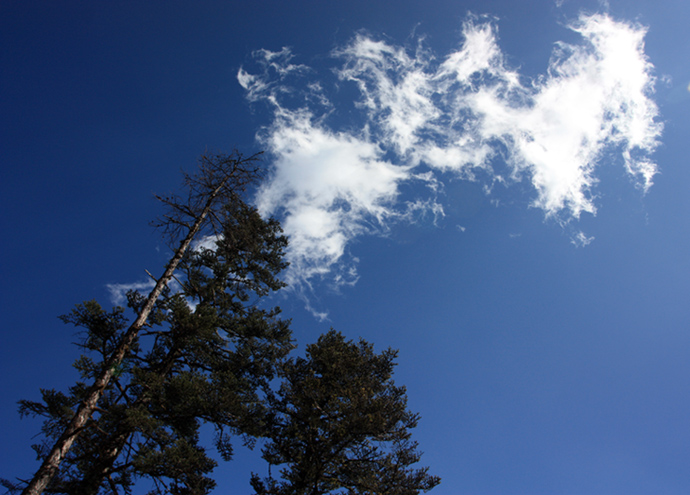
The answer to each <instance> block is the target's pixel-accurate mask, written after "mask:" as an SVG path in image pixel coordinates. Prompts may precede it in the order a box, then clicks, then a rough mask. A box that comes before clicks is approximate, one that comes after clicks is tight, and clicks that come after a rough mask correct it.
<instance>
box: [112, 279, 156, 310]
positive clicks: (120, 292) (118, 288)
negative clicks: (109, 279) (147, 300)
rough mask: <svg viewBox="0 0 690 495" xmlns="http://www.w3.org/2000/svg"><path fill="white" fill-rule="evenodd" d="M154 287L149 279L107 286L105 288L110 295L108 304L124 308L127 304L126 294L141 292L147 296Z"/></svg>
mask: <svg viewBox="0 0 690 495" xmlns="http://www.w3.org/2000/svg"><path fill="white" fill-rule="evenodd" d="M155 285H156V282H155V281H153V280H151V279H149V280H145V281H143V282H134V283H131V284H107V285H106V288H107V289H108V292H109V293H110V302H111V303H113V304H114V305H117V306H124V305H125V304H126V302H127V293H128V292H129V291H141V292H143V293H144V294H147V293H148V292H150V291H151V289H153V287H154V286H155Z"/></svg>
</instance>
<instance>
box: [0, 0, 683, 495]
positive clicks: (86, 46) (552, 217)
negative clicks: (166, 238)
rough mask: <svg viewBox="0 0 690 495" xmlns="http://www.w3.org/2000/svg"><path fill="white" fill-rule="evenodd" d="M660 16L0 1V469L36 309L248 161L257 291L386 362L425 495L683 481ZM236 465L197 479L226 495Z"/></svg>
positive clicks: (670, 68) (627, 6) (59, 369)
mask: <svg viewBox="0 0 690 495" xmlns="http://www.w3.org/2000/svg"><path fill="white" fill-rule="evenodd" d="M689 20H690V6H689V5H688V4H687V2H683V1H680V0H678V1H674V0H668V1H664V2H651V1H622V0H621V1H609V2H605V3H604V2H594V1H568V0H562V1H547V0H543V1H541V0H539V1H538V0H534V1H529V2H508V1H483V2H478V1H456V2H449V1H427V2H412V1H403V2H395V3H393V2H377V1H366V2H364V1H362V2H359V1H350V2H347V3H345V2H342V3H337V4H336V3H335V2H316V1H314V2H278V1H257V2H251V3H250V2H212V1H201V2H121V1H118V2H78V1H74V2H69V3H67V4H62V5H56V4H52V3H48V2H17V1H6V2H2V4H1V5H0V71H1V73H0V74H1V75H0V126H1V131H0V165H1V167H2V169H1V170H2V172H1V176H0V179H1V180H0V198H1V201H2V207H3V211H5V214H4V215H3V218H2V220H1V222H2V232H3V236H2V241H1V243H2V244H1V246H2V247H1V250H2V260H3V261H2V263H1V264H0V270H1V271H0V277H1V278H2V281H3V284H2V288H1V289H0V290H1V291H2V294H1V297H0V304H1V305H2V313H3V316H4V318H3V334H2V335H3V344H2V346H0V372H1V373H2V377H3V378H2V380H1V381H0V383H1V386H2V388H1V389H0V391H1V392H2V393H1V394H0V396H1V397H2V401H1V403H0V418H1V419H2V421H1V424H2V425H3V426H2V428H0V444H1V445H2V446H3V447H2V448H1V449H0V465H2V466H3V469H2V472H1V473H0V476H3V477H11V476H14V475H16V476H26V475H28V474H29V473H30V472H32V471H33V470H34V469H35V467H36V464H35V462H34V460H33V453H32V451H31V450H30V448H29V444H30V443H31V438H32V436H33V435H34V434H35V433H37V431H38V429H39V422H37V421H32V420H28V419H25V420H21V421H20V420H19V417H18V415H17V414H16V401H17V400H19V399H21V398H30V399H35V398H37V397H38V389H39V388H40V387H44V388H51V387H54V388H64V387H66V386H67V385H69V384H70V383H71V382H72V381H73V380H74V379H75V373H74V371H73V370H72V369H71V368H70V363H71V362H72V361H73V360H74V358H75V357H76V356H77V351H76V349H75V348H74V347H73V346H72V345H71V342H72V341H74V340H75V336H74V333H73V329H71V328H68V327H66V326H64V325H63V324H62V323H60V322H59V321H58V319H57V316H58V315H60V314H64V313H66V312H68V311H69V310H70V308H71V307H72V306H73V305H74V304H76V303H78V302H81V301H84V300H88V299H92V298H96V299H98V300H99V301H101V302H102V303H104V304H109V303H110V302H111V301H115V300H116V298H117V293H118V288H121V286H127V285H131V284H136V283H143V282H145V279H146V277H145V272H144V270H149V271H151V272H154V273H155V272H157V271H161V269H162V266H163V264H164V263H165V261H166V257H167V253H168V251H167V248H166V246H165V243H164V242H163V241H162V240H161V238H160V236H159V233H157V232H156V231H154V230H153V229H152V228H150V227H149V226H148V222H149V221H150V220H152V219H153V218H155V217H156V216H157V215H158V214H159V213H160V208H159V206H158V205H157V204H156V202H155V200H153V199H152V193H165V192H168V191H171V190H175V189H176V188H177V186H178V184H179V182H180V173H179V171H180V169H186V170H193V167H194V163H195V160H196V158H197V157H198V156H199V155H200V154H201V153H203V152H204V151H205V150H210V151H212V152H213V151H219V152H222V151H228V150H231V149H233V148H237V149H239V150H240V151H242V152H244V153H247V154H250V153H253V152H256V151H259V150H266V151H267V153H266V165H267V167H269V169H270V170H271V174H270V176H269V179H268V180H267V181H266V182H265V183H264V184H263V186H262V188H261V189H260V190H259V191H257V194H256V196H255V201H256V203H257V205H258V206H259V207H260V209H261V210H262V211H263V212H264V213H265V214H272V215H275V216H277V217H278V218H280V219H281V220H282V221H283V224H284V227H285V229H286V231H287V233H288V234H289V235H290V237H291V248H290V252H289V259H290V261H291V263H292V264H291V268H290V270H289V271H288V272H286V273H285V274H284V276H285V278H286V279H287V280H289V282H290V289H289V290H286V291H284V293H283V294H280V295H279V296H277V297H276V298H275V300H274V301H273V302H274V303H276V304H279V305H280V306H281V307H283V309H284V313H285V315H286V316H288V317H291V318H292V319H293V331H294V334H295V337H296V339H297V341H298V343H299V344H300V346H301V347H302V348H303V347H304V345H306V344H307V343H309V342H313V341H314V340H315V339H316V338H317V336H318V335H319V334H320V333H323V332H325V331H327V330H328V329H329V328H330V327H331V326H332V327H335V328H337V329H338V330H341V331H342V332H343V333H345V334H346V335H348V336H350V337H352V338H356V337H359V336H361V337H364V338H365V339H367V340H369V341H371V342H373V343H374V344H375V345H376V346H377V348H378V349H383V348H385V347H388V346H391V347H394V348H398V349H400V357H399V365H398V368H397V371H396V380H397V382H398V383H400V384H405V385H406V386H407V388H408V394H409V405H410V408H411V409H412V410H414V411H418V412H420V413H421V415H422V421H421V423H420V426H419V427H418V428H417V430H416V431H415V438H416V439H417V440H418V441H419V442H420V446H421V449H422V450H423V451H424V452H425V455H424V457H423V462H424V464H425V465H429V466H431V470H432V472H433V473H434V474H437V475H439V476H441V477H442V478H443V481H442V484H441V485H439V486H438V487H437V488H436V489H434V490H433V492H432V493H436V494H460V493H468V494H553V493H562V494H657V493H665V494H684V493H688V492H689V491H690V470H689V469H688V467H687V466H688V462H689V461H690V423H689V422H688V418H687V411H688V406H690V361H689V360H688V359H687V356H688V351H690V334H689V333H688V332H689V330H690V310H689V309H688V307H689V306H690V305H689V304H688V301H687V299H688V296H687V295H688V293H689V290H688V289H690V264H689V262H688V253H689V252H690V249H689V248H690V221H689V217H690V215H688V213H690V200H689V199H688V198H689V195H688V194H687V191H688V186H689V185H690V167H688V158H687V157H688V156H690V144H689V140H688V136H690V125H689V124H688V117H687V115H688V112H689V111H690V64H688V62H687V60H688V53H690V34H688V32H689V31H688V29H687V24H688V21H689ZM255 457H256V455H255V454H241V455H239V456H238V459H237V460H236V461H233V462H232V463H230V464H227V465H222V466H221V467H220V468H218V470H217V474H218V479H219V485H220V486H221V487H222V488H224V489H228V490H230V491H231V492H232V493H235V492H238V493H243V492H245V491H247V492H248V491H249V485H248V480H249V471H250V470H254V471H258V472H261V473H263V472H264V470H265V465H264V464H263V463H262V462H261V461H257V460H256V459H255Z"/></svg>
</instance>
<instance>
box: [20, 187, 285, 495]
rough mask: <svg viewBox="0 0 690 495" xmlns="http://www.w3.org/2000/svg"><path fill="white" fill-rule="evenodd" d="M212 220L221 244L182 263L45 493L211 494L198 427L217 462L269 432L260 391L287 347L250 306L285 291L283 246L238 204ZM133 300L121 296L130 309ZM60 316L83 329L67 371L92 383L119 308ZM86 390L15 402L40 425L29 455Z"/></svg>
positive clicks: (271, 314)
mask: <svg viewBox="0 0 690 495" xmlns="http://www.w3.org/2000/svg"><path fill="white" fill-rule="evenodd" d="M222 215H223V217H222V218H221V219H220V221H221V224H222V226H223V235H222V237H220V238H218V239H217V240H215V244H216V245H215V246H214V249H205V248H201V247H200V248H198V249H196V250H194V251H191V252H189V253H188V254H187V255H186V257H185V258H184V259H183V261H182V263H181V264H180V266H179V268H178V275H177V280H178V282H179V284H180V286H181V290H180V291H178V292H175V293H173V292H172V291H169V290H168V291H167V292H166V293H165V294H164V296H163V297H162V298H161V299H160V300H159V302H158V303H157V306H156V309H155V311H154V313H153V314H152V315H151V317H150V318H149V324H148V327H147V328H145V329H144V331H142V332H141V334H140V336H139V338H138V339H137V341H136V342H135V343H134V345H133V346H132V348H131V351H130V353H129V355H128V357H127V358H126V359H125V361H123V362H122V363H121V364H119V365H118V369H117V370H115V374H114V377H113V379H112V381H111V383H110V384H109V386H108V388H107V389H106V390H105V392H104V394H103V395H102V397H101V400H100V401H99V403H98V411H97V413H96V414H94V416H93V417H92V419H91V421H90V422H89V423H88V425H87V427H86V428H85V429H84V431H82V432H81V434H80V436H79V438H78V439H77V441H76V442H75V444H74V445H73V447H72V449H71V451H70V453H69V456H68V457H67V458H66V459H65V460H64V461H63V462H62V464H61V467H60V470H59V473H58V475H57V476H56V477H55V478H54V479H53V480H52V482H51V483H50V484H49V486H48V488H47V491H48V492H52V493H69V494H91V493H98V492H100V491H102V492H103V493H106V492H107V493H113V492H115V493H119V492H124V493H130V492H131V490H132V488H133V486H134V484H135V482H136V481H137V479H140V478H148V479H151V480H152V481H153V483H154V487H153V492H154V493H173V494H190V495H191V494H195V495H196V494H205V493H208V492H209V491H210V490H211V489H212V488H213V487H214V485H215V484H214V482H213V480H212V479H210V478H209V477H208V474H209V473H210V472H211V471H212V470H213V468H214V467H215V465H216V462H215V461H214V460H212V459H211V458H210V457H209V456H208V454H207V452H206V448H205V447H203V446H201V445H200V444H199V429H200V427H201V425H202V424H203V423H207V424H210V425H213V426H214V427H215V429H216V447H217V448H218V451H219V452H220V454H221V457H222V458H224V459H226V460H229V459H230V457H231V455H232V444H231V438H232V437H233V436H237V435H239V436H241V437H244V441H245V443H251V442H252V441H253V437H256V436H262V435H264V434H265V433H266V432H267V421H268V419H269V416H268V411H269V409H268V406H267V404H266V403H265V393H264V390H265V389H267V388H268V386H269V383H270V381H271V380H273V379H274V378H275V376H276V370H277V366H278V364H279V363H280V361H281V360H282V359H283V358H284V357H285V356H286V354H287V353H288V352H289V351H290V350H291V349H292V347H293V345H292V342H291V333H290V330H289V322H288V321H285V320H281V319H280V318H279V313H280V310H279V309H277V308H275V309H270V310H267V309H263V308H261V307H259V306H258V305H257V303H258V301H259V300H260V298H261V297H262V296H265V295H267V294H269V293H270V292H271V291H274V290H277V289H279V288H281V287H282V286H283V283H282V282H281V281H280V280H278V279H277V274H278V273H279V272H280V271H282V270H283V269H284V268H285V266H286V265H285V263H284V262H283V252H284V250H285V247H286V245H287V241H286V239H285V237H284V236H282V235H281V230H280V226H279V225H278V223H277V222H275V221H273V220H268V221H265V220H263V219H262V218H261V217H260V216H259V214H258V213H257V212H256V210H255V209H254V208H252V207H250V206H248V205H246V204H245V203H243V202H242V201H241V200H239V199H238V198H235V201H233V202H232V203H230V204H228V205H227V207H226V208H225V209H224V210H223V211H222ZM207 241H208V242H210V243H213V242H214V240H212V239H207ZM143 301H144V298H143V297H142V296H141V295H139V294H137V293H131V294H130V295H129V306H130V307H131V308H132V309H133V310H134V312H137V311H138V310H139V306H140V305H141V304H143ZM62 319H63V321H65V322H66V323H71V324H74V325H76V326H77V327H79V328H82V329H83V334H82V339H81V343H80V344H79V345H80V346H81V347H82V348H83V349H84V351H85V354H84V355H83V356H82V357H81V358H79V359H78V360H77V362H76V363H75V366H76V368H77V369H78V370H79V372H80V374H81V376H82V379H83V380H84V382H90V381H91V380H92V379H93V377H95V376H97V375H98V374H99V372H100V371H101V369H102V366H103V363H104V362H105V360H106V358H107V356H108V355H109V354H110V353H111V352H112V349H114V348H115V347H116V346H117V344H118V339H119V338H120V337H121V335H122V332H123V330H124V329H126V327H127V325H128V322H127V319H126V318H125V316H124V310H123V309H122V308H116V309H114V310H113V311H111V312H107V311H105V310H103V309H102V308H101V307H100V306H99V305H98V304H97V303H96V302H94V301H90V302H87V303H84V304H81V305H78V306H77V307H76V308H75V309H74V310H73V311H72V312H71V313H70V314H69V315H66V316H64V317H62ZM87 391H88V388H87V386H86V385H85V384H84V383H82V382H80V383H77V384H76V385H75V386H73V387H71V388H70V390H69V392H68V393H66V394H63V393H61V392H56V391H53V390H46V391H42V396H43V397H42V398H43V401H42V402H31V401H22V402H21V406H20V411H21V412H22V414H32V415H39V416H43V417H45V418H46V419H45V422H44V426H43V429H42V433H43V434H44V436H45V439H46V442H45V443H44V444H41V445H38V446H35V449H36V451H37V454H38V456H39V458H42V457H43V456H45V455H46V451H47V448H48V445H49V444H50V443H51V442H52V441H53V440H54V439H55V438H56V437H57V436H59V435H60V434H61V432H62V431H63V430H64V427H65V425H66V423H67V422H68V421H69V420H70V418H71V417H72V415H73V411H74V409H75V407H76V405H77V404H78V403H79V401H80V400H82V399H83V397H84V396H85V394H86V393H87Z"/></svg>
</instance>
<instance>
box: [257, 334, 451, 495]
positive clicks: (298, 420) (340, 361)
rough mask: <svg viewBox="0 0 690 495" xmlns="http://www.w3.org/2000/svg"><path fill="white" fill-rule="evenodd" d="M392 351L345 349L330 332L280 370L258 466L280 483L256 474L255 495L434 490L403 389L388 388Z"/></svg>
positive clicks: (365, 346) (407, 494)
mask: <svg viewBox="0 0 690 495" xmlns="http://www.w3.org/2000/svg"><path fill="white" fill-rule="evenodd" d="M396 355H397V352H396V351H393V350H391V349H388V350H386V351H383V352H382V353H381V354H376V353H374V351H373V347H372V345H371V344H369V343H367V342H365V341H363V340H360V341H359V342H358V343H354V342H351V341H346V340H345V338H344V337H343V335H342V334H340V333H339V332H336V331H333V330H331V331H330V332H329V333H327V334H325V335H323V336H321V337H320V338H319V340H318V342H317V343H316V344H312V345H310V346H308V347H307V352H306V358H297V359H292V360H290V361H289V362H287V363H286V364H285V366H284V368H283V371H282V376H283V385H282V386H281V388H280V390H279V391H278V393H277V394H276V395H275V396H274V397H273V398H272V402H273V408H274V414H275V416H274V419H273V427H272V430H271V436H270V441H269V442H268V443H267V445H266V446H265V447H264V448H263V458H264V459H265V460H266V461H267V462H268V463H269V465H271V466H281V467H282V469H281V470H280V477H281V480H276V479H275V478H273V477H272V476H270V475H269V477H268V478H266V479H264V480H261V479H260V478H259V476H257V475H256V474H254V475H253V477H252V486H253V488H254V490H255V493H256V494H257V495H269V494H270V495H287V494H291V495H292V494H294V495H322V494H327V493H347V494H371V495H374V494H396V495H398V494H399V495H412V494H417V493H419V492H420V491H427V490H430V489H431V488H433V487H434V486H436V485H437V484H438V483H439V482H440V479H439V478H438V477H436V476H431V475H429V474H428V468H418V469H415V468H413V467H411V465H413V464H415V463H416V462H417V461H419V459H420V456H421V454H420V453H419V452H418V451H417V444H416V443H415V442H413V441H411V440H410V431H409V430H410V429H411V428H414V427H415V426H416V425H417V422H418V420H419V416H418V415H417V414H413V413H411V412H409V411H408V410H407V396H406V392H405V388H404V387H397V386H395V384H394V382H393V380H392V373H393V367H394V365H395V362H394V361H395V357H396Z"/></svg>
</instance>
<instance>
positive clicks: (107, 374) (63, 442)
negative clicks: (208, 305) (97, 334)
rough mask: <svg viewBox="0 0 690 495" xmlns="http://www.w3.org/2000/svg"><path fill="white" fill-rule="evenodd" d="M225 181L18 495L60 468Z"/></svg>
mask: <svg viewBox="0 0 690 495" xmlns="http://www.w3.org/2000/svg"><path fill="white" fill-rule="evenodd" d="M228 180H229V177H227V178H225V180H223V181H221V183H220V185H219V186H218V187H217V188H216V189H214V190H213V191H211V193H210V195H209V197H208V200H207V201H206V203H205V205H204V209H203V210H202V212H201V213H200V214H199V215H198V216H197V217H196V219H195V222H194V224H193V225H192V227H191V228H190V230H189V232H188V233H187V236H186V237H185V239H184V240H183V241H182V242H181V243H180V246H179V247H178V248H177V251H175V255H174V256H173V257H172V259H171V260H170V261H169V262H168V266H167V268H166V270H165V272H164V273H163V275H162V276H161V277H160V278H159V279H158V280H157V282H156V286H155V287H154V288H153V290H152V291H151V292H150V293H149V296H148V299H147V300H146V304H145V305H144V307H143V308H142V309H141V311H140V313H139V315H138V316H137V318H136V320H134V323H132V325H131V326H130V327H129V328H128V329H127V332H126V333H125V335H124V336H123V337H122V341H121V342H120V345H119V346H118V347H117V349H115V351H114V352H113V353H112V355H111V356H110V358H109V359H108V360H107V361H106V363H105V369H104V370H103V372H102V373H101V375H100V376H99V377H98V378H97V379H96V381H95V382H94V384H93V385H92V386H91V388H90V390H89V394H88V396H87V397H86V398H85V399H84V401H83V402H82V403H81V404H80V405H79V407H78V408H77V412H76V413H75V414H74V416H73V417H72V421H71V422H70V424H69V425H68V426H67V428H66V429H65V431H64V432H63V433H62V435H61V436H60V438H58V440H57V442H55V445H54V446H53V448H52V450H51V451H50V454H48V456H47V457H46V458H45V460H44V461H43V464H41V467H40V468H39V469H38V471H36V474H35V475H34V477H33V478H32V480H31V481H30V482H29V484H28V485H27V486H26V488H25V489H24V491H23V492H22V495H40V494H41V493H43V490H45V488H46V486H48V483H50V480H51V479H53V477H54V476H55V474H56V473H57V471H58V469H59V467H60V463H61V462H62V460H63V459H64V458H65V456H66V455H67V453H68V452H69V450H70V448H71V447H72V444H73V443H74V441H75V440H76V438H77V436H78V435H79V434H80V432H81V430H82V429H83V428H84V427H85V426H86V424H87V423H88V421H89V419H90V418H91V416H92V415H93V413H94V411H95V410H96V406H97V404H98V401H99V400H100V398H101V395H102V394H103V391H104V390H105V389H106V387H107V386H108V383H110V379H111V378H112V377H113V374H114V373H115V370H116V369H117V366H118V365H119V364H120V363H122V360H123V359H124V357H125V355H126V354H127V352H128V351H129V348H130V346H131V345H132V343H133V342H134V340H135V339H136V338H137V337H138V335H139V332H140V331H141V329H142V328H143V326H144V324H145V323H146V320H147V319H148V317H149V314H150V313H151V311H152V310H153V307H154V305H155V304H156V301H157V300H158V298H159V297H160V295H161V292H163V289H164V287H165V286H166V285H167V284H168V282H170V280H171V279H172V276H173V273H174V272H175V270H176V269H177V265H178V264H179V263H180V261H181V260H182V257H183V256H184V254H185V252H186V251H187V249H188V248H189V246H190V244H191V243H192V241H193V240H194V237H195V236H196V235H197V234H198V233H199V231H200V230H201V228H202V226H203V224H204V220H205V219H206V217H207V216H208V214H209V212H210V211H211V209H212V207H213V202H214V200H215V198H216V196H218V194H219V193H220V192H221V190H222V189H223V187H225V184H226V183H227V182H228Z"/></svg>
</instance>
